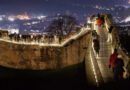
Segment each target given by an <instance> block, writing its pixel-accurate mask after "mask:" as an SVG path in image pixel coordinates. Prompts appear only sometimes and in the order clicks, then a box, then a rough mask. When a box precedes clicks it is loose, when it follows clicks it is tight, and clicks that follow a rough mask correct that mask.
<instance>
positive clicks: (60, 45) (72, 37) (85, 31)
mask: <svg viewBox="0 0 130 90" xmlns="http://www.w3.org/2000/svg"><path fill="white" fill-rule="evenodd" d="M89 31H90V30H89V29H87V28H82V29H81V31H80V32H79V33H78V34H76V35H73V36H71V37H70V38H67V39H66V40H65V41H63V42H62V43H61V44H58V43H51V44H48V43H38V42H31V43H29V42H22V41H21V42H17V41H11V40H8V39H2V38H0V41H5V42H9V43H14V44H24V45H39V46H57V47H62V46H64V45H65V44H67V43H68V42H69V41H70V40H73V39H77V38H78V37H80V36H82V35H84V34H86V33H87V32H89Z"/></svg>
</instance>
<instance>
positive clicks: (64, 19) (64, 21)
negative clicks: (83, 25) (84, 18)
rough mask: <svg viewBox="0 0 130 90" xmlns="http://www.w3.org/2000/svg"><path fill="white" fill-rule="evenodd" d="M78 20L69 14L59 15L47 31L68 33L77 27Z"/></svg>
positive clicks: (58, 33)
mask: <svg viewBox="0 0 130 90" xmlns="http://www.w3.org/2000/svg"><path fill="white" fill-rule="evenodd" d="M76 24H77V21H76V19H75V18H74V17H72V16H68V15H62V16H58V17H57V18H56V19H54V20H53V21H52V23H51V24H50V25H49V26H48V28H47V31H48V32H49V33H50V34H56V35H60V36H61V35H67V34H69V33H70V32H72V31H73V30H74V29H75V26H76Z"/></svg>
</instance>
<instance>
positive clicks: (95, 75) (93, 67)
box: [90, 50, 99, 86]
mask: <svg viewBox="0 0 130 90" xmlns="http://www.w3.org/2000/svg"><path fill="white" fill-rule="evenodd" d="M90 60H91V64H92V70H93V73H94V77H95V80H96V84H97V86H99V81H98V78H97V74H96V70H95V66H94V62H93V59H92V50H90Z"/></svg>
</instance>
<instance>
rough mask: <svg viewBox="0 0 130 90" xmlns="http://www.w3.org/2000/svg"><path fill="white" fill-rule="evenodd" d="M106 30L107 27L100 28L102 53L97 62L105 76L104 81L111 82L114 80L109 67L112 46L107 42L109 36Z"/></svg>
mask: <svg viewBox="0 0 130 90" xmlns="http://www.w3.org/2000/svg"><path fill="white" fill-rule="evenodd" d="M106 32H107V31H106V29H102V28H101V29H100V32H99V35H100V54H99V58H97V62H98V65H99V68H100V72H101V75H102V77H103V81H104V82H109V81H111V80H113V72H112V71H111V70H110V69H109V68H108V61H109V57H110V54H111V52H112V47H111V44H110V43H108V42H106V41H107V36H108V35H107V33H106Z"/></svg>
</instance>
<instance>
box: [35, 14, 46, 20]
mask: <svg viewBox="0 0 130 90" xmlns="http://www.w3.org/2000/svg"><path fill="white" fill-rule="evenodd" d="M44 18H46V16H43V15H42V16H38V17H37V19H39V20H41V19H44Z"/></svg>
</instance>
